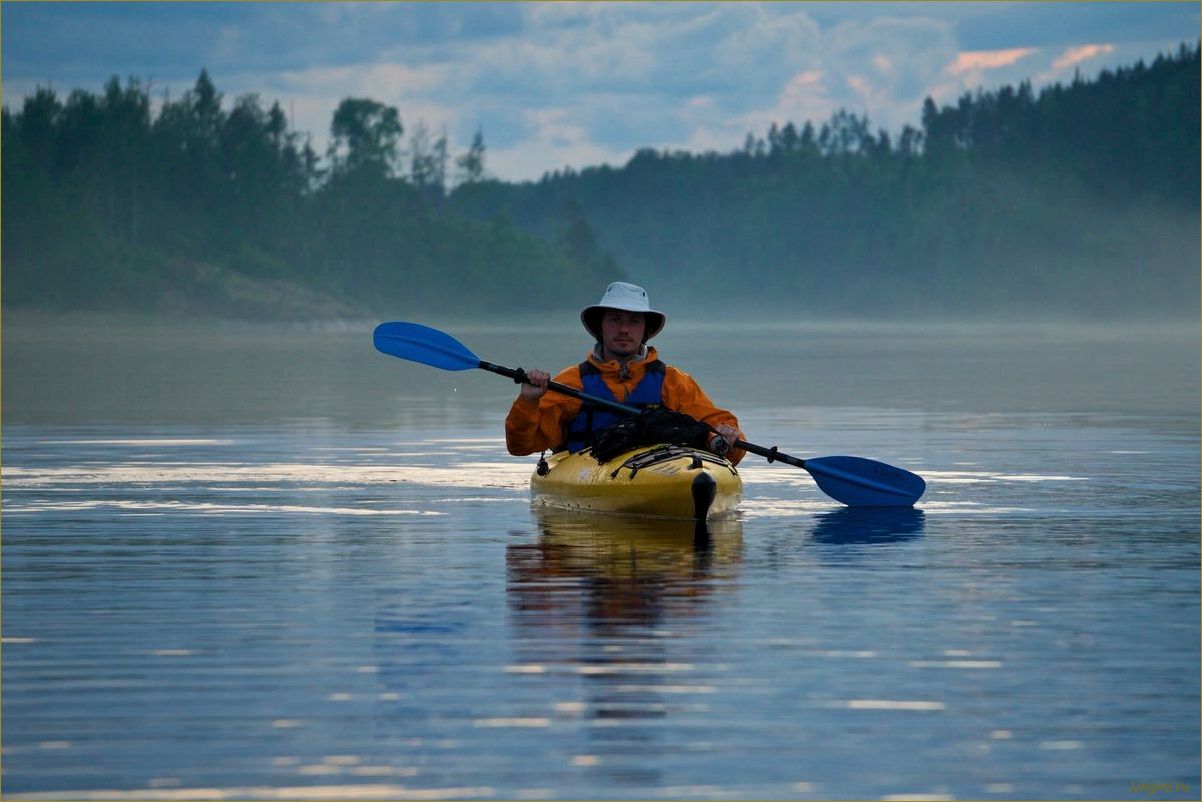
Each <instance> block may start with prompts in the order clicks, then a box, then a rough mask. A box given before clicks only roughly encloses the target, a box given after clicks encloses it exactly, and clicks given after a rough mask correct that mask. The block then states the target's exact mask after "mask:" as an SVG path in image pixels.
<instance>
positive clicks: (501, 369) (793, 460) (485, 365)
mask: <svg viewBox="0 0 1202 802" xmlns="http://www.w3.org/2000/svg"><path fill="white" fill-rule="evenodd" d="M478 367H479V368H480V369H481V370H487V371H488V372H490V373H497V374H499V375H501V376H507V377H508V378H510V379H513V382H514V384H525V383H528V381H529V379H528V377H527V376H526V371H525V370H523V369H522V368H507V367H505V366H504V365H497V364H494V363H492V362H486V361H485V360H483V359H481V360H480V364H479V365H478ZM547 389H548V390H554V391H555V392H557V393H562V394H563V395H570V396H572V397H573V398H579V399H580V400H581V401H587V402H588V403H590V404H596V405H597V406H601V407H608V408H610V409H612V410H614V411H615V412H625V413H626V414H627V415H637V414H639V411H640V410H639V409H638V408H637V407H631V406H627V405H626V404H620V403H618V402H617V401H610V400H609V399H608V398H599V397H597V396H595V395H590V394H589V393H586V392H584V391H582V390H577V389H576V388H575V387H569V386H568V385H566V384H560V383H559V382H547ZM710 430H711V431H713V427H712V426H711V427H710ZM732 445H733V446H735V447H736V448H741V449H743V450H744V451H749V452H751V453H752V454H757V455H759V456H761V457H763V458H764V459H766V460H768V462H785V463H788V464H789V465H795V466H796V467H798V468H804V467H805V466H806V461H805V460H803V459H801V458H800V457H793V456H790V455H788V454H785V453H783V452H782V451H780V450H779V449H777V447H776V446H773V447H772V448H764V447H763V446H757V445H756V444H755V443H748V442H747V441H745V440H736V441H735V442H734V443H732Z"/></svg>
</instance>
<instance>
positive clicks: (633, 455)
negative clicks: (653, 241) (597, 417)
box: [530, 445, 743, 520]
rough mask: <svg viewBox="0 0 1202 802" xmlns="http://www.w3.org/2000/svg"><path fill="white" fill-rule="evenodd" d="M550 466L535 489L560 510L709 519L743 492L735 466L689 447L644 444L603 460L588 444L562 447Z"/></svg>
mask: <svg viewBox="0 0 1202 802" xmlns="http://www.w3.org/2000/svg"><path fill="white" fill-rule="evenodd" d="M547 468H548V469H547V471H546V472H545V473H543V474H541V475H540V474H539V473H538V472H535V474H534V475H533V476H531V477H530V489H531V493H532V495H533V497H534V500H535V501H536V502H538V503H539V504H543V505H546V506H549V507H558V508H560V509H570V510H588V511H591V512H611V513H621V514H624V515H647V516H655V517H660V518H686V519H692V520H705V519H706V518H713V517H715V516H720V515H723V514H724V513H728V512H731V511H732V510H734V508H735V506H736V505H737V504H738V503H739V499H740V498H741V497H742V492H743V481H742V480H741V479H740V478H739V473H738V471H736V470H735V468H734V466H733V465H731V464H730V463H729V462H727V461H726V460H724V459H722V458H721V457H719V456H716V455H714V454H711V453H709V452H708V451H701V450H699V449H695V448H689V447H687V446H677V445H659V446H644V447H642V448H638V449H634V450H632V451H627V452H625V453H623V454H619V455H618V456H616V457H614V458H613V459H611V460H609V461H607V462H602V463H598V462H597V460H596V459H594V458H593V456H592V452H591V451H589V450H587V449H586V450H585V451H581V452H579V453H576V454H569V453H567V452H561V453H559V454H553V455H551V456H550V457H549V458H548V459H547Z"/></svg>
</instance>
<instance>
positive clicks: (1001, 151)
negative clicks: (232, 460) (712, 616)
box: [3, 45, 1199, 318]
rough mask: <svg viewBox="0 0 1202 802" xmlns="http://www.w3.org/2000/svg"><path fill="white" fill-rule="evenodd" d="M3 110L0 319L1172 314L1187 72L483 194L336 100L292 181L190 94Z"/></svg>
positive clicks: (1181, 248)
mask: <svg viewBox="0 0 1202 802" xmlns="http://www.w3.org/2000/svg"><path fill="white" fill-rule="evenodd" d="M151 109H152V104H151V98H150V93H149V90H148V89H147V88H146V87H144V86H142V85H141V84H140V83H138V82H136V81H132V80H131V81H128V82H126V84H125V85H124V86H123V85H121V83H120V82H119V81H118V80H116V79H113V80H111V81H110V82H109V83H108V85H107V86H106V87H105V90H104V92H103V93H102V94H100V95H95V94H90V93H87V92H84V91H81V90H77V91H75V92H72V93H71V94H70V95H69V96H68V97H67V98H66V100H65V101H64V100H60V99H59V98H57V97H56V96H55V94H54V93H53V92H52V91H50V90H41V91H39V92H38V93H37V94H36V95H34V96H32V97H30V98H27V99H26V100H25V101H24V103H23V106H22V108H21V109H20V110H19V111H17V112H15V113H13V112H10V111H9V110H8V109H7V108H6V109H4V112H3V148H4V151H3V156H4V158H3V188H4V190H5V191H6V192H7V201H8V202H7V203H5V204H4V212H5V214H4V215H3V234H4V237H3V259H4V285H3V289H4V302H5V305H6V306H34V307H49V308H57V309H80V308H92V309H109V308H123V309H141V310H154V311H161V312H184V313H187V312H206V313H217V314H226V315H241V316H257V315H272V316H287V317H305V316H309V317H317V316H331V315H344V316H345V315H354V314H367V313H372V314H382V313H392V312H405V311H410V310H422V311H425V312H427V313H430V312H434V313H442V314H446V313H450V312H472V311H483V310H496V311H498V312H502V311H507V310H511V309H540V308H549V307H557V306H568V307H571V306H579V304H580V303H582V302H583V301H587V300H588V299H591V298H593V297H594V296H595V294H596V293H597V292H598V291H599V288H600V287H601V286H602V285H603V284H604V283H605V282H607V281H610V280H613V279H615V278H623V277H629V278H631V279H634V280H637V281H639V282H641V283H644V284H647V285H648V286H649V287H650V288H651V289H652V290H653V292H655V293H656V295H657V297H660V298H665V299H670V300H671V303H672V305H673V306H674V307H677V308H681V307H683V305H685V304H689V305H692V307H693V308H694V309H697V310H703V309H707V308H708V309H711V310H714V311H718V310H726V311H728V312H734V313H735V314H739V312H740V310H743V311H746V312H747V313H750V314H757V315H789V316H790V317H795V316H798V315H805V316H811V317H845V316H881V315H893V316H899V317H915V316H927V315H949V314H950V315H958V316H971V315H981V314H985V315H992V316H997V315H1069V316H1076V317H1099V318H1114V317H1124V316H1172V317H1188V316H1194V317H1196V316H1197V310H1198V272H1199V271H1198V257H1199V220H1198V215H1199V47H1198V46H1194V47H1192V48H1191V47H1188V46H1185V45H1183V46H1182V47H1181V48H1180V49H1179V51H1178V52H1176V53H1174V54H1166V55H1162V56H1160V57H1158V58H1156V59H1155V61H1154V62H1152V63H1151V64H1150V65H1148V64H1144V63H1143V62H1140V63H1139V64H1137V65H1135V66H1134V67H1129V68H1123V69H1119V70H1114V71H1105V72H1103V73H1101V74H1100V75H1099V76H1098V77H1097V78H1096V79H1094V80H1088V81H1087V80H1083V79H1081V78H1079V77H1078V78H1077V79H1075V80H1074V81H1073V82H1072V83H1071V84H1068V85H1061V84H1057V85H1054V86H1051V87H1047V88H1044V89H1042V90H1040V91H1039V92H1038V93H1036V92H1035V91H1034V90H1033V89H1032V87H1031V85H1030V84H1029V83H1024V84H1022V85H1020V86H1018V87H1003V88H1001V89H998V90H995V91H990V92H983V91H981V92H976V93H972V94H966V95H964V96H963V97H961V98H960V99H959V101H958V103H956V104H955V105H949V106H944V107H942V108H940V107H938V106H936V104H935V103H934V102H932V101H931V100H928V101H927V102H926V103H925V104H924V106H923V110H922V119H921V124H920V127H919V128H915V127H912V126H907V127H906V128H904V129H903V130H902V131H901V132H900V133H899V134H898V135H897V136H896V137H893V136H891V135H890V134H889V133H888V132H886V131H883V130H876V131H874V130H873V129H872V127H871V125H870V123H869V120H868V119H867V118H866V117H863V116H858V115H856V114H853V113H849V112H847V111H840V112H838V113H836V114H835V115H834V116H833V117H832V118H831V119H830V120H829V121H827V122H825V123H823V124H821V125H820V126H818V127H815V125H814V124H813V123H812V122H809V121H807V122H805V123H803V124H801V125H800V126H799V125H797V124H795V123H793V122H788V121H787V122H785V123H784V124H783V125H773V126H772V127H771V128H770V129H769V130H768V131H767V132H766V133H765V134H764V135H763V136H758V135H755V134H749V135H748V137H747V140H746V141H745V142H744V143H743V146H742V147H741V148H738V149H736V150H733V151H731V152H728V153H716V152H710V153H700V154H698V153H687V152H676V151H656V150H652V149H644V150H641V151H639V152H638V153H637V154H635V156H634V157H633V158H632V159H631V160H630V161H629V162H628V163H627V164H625V165H624V166H622V167H620V168H614V167H595V168H588V169H585V170H581V171H579V172H577V171H573V170H565V171H560V172H555V173H550V174H548V175H546V176H544V177H543V179H542V180H540V181H538V182H525V183H507V182H501V181H497V180H491V179H489V178H488V177H487V174H486V171H485V156H486V150H485V145H484V138H483V132H477V135H476V137H475V139H474V140H473V142H472V144H471V146H470V148H469V149H468V151H467V152H465V153H463V154H461V155H459V156H457V157H452V156H451V154H450V153H449V152H448V147H447V141H446V137H445V136H435V135H434V134H432V132H430V131H429V130H428V129H427V128H426V127H425V126H424V125H423V124H421V123H418V124H417V125H416V126H414V130H413V131H411V132H408V137H407V138H406V136H405V135H406V131H405V128H404V127H403V125H402V123H401V119H400V115H399V113H398V111H397V110H396V109H395V108H392V107H389V106H386V105H383V104H380V103H377V102H375V101H372V100H369V99H364V98H348V99H346V100H344V101H343V102H342V104H341V105H340V106H339V107H338V109H337V110H336V111H335V113H334V115H333V119H332V122H331V128H330V134H331V140H330V147H329V150H328V151H327V152H326V153H325V154H323V155H322V156H319V155H318V154H317V153H315V152H314V150H313V149H312V147H311V145H310V144H309V142H308V140H307V138H306V137H304V136H302V135H301V134H299V133H298V132H296V131H293V130H292V129H291V128H290V126H289V124H288V121H287V118H286V115H285V114H284V113H283V112H282V110H281V109H280V107H279V105H278V104H275V105H272V106H271V107H270V108H266V109H265V108H264V107H263V105H262V103H261V102H260V100H259V98H258V97H257V96H255V95H248V96H244V97H241V98H238V99H237V100H236V101H235V102H234V103H233V105H232V108H230V110H228V111H226V110H224V109H223V104H222V100H221V96H220V94H219V93H218V92H217V91H216V89H215V87H214V86H213V84H212V81H211V80H210V79H209V77H208V75H207V73H205V72H202V73H201V75H200V78H199V79H198V80H197V82H196V85H195V87H194V88H193V89H191V90H190V91H188V92H187V93H185V94H184V95H183V96H182V97H180V98H179V99H177V100H171V99H169V98H168V99H165V100H164V102H162V104H161V105H160V106H159V111H158V113H157V114H152V111H151Z"/></svg>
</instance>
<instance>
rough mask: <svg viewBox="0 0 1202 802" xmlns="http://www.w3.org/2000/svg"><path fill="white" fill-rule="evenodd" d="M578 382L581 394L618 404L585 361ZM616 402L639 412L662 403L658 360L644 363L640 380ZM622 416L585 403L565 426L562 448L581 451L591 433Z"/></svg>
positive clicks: (595, 367) (660, 369) (662, 390)
mask: <svg viewBox="0 0 1202 802" xmlns="http://www.w3.org/2000/svg"><path fill="white" fill-rule="evenodd" d="M580 381H581V383H583V384H584V392H586V393H588V394H589V395H595V396H597V397H598V398H604V399H606V400H609V401H618V399H617V398H615V397H614V394H613V393H612V392H610V389H609V385H607V384H606V383H605V379H603V378H601V371H599V370H598V369H597V366H596V365H594V364H593V363H592V362H589V361H587V360H586V361H584V362H581V363H580ZM618 403H622V404H626V405H627V406H631V407H638V408H640V409H646V408H647V407H653V406H658V405H660V404H663V403H664V363H663V362H661V361H660V360H658V359H656V360H654V361H652V362H648V363H647V368H646V372H645V373H644V374H643V378H642V380H641V381H639V383H638V384H636V385H635V386H634V389H633V390H631V391H630V395H628V396H627V397H626V399H625V400H624V401H618ZM624 417H626V416H625V415H622V414H621V413H619V412H613V411H611V410H609V409H606V408H605V407H599V406H596V405H594V404H590V403H588V402H587V401H585V402H584V405H583V406H582V407H581V408H580V412H579V413H578V414H577V415H576V417H574V418H572V422H571V423H570V424H569V425H568V440H567V442H566V443H564V445H563V448H566V449H567V450H568V451H570V452H572V453H573V454H575V453H576V452H577V451H582V450H584V449H585V448H587V447H588V446H589V445H590V444H591V443H592V438H593V434H594V433H595V432H599V431H601V430H602V429H604V428H606V427H607V426H610V425H612V424H614V423H615V422H617V421H618V420H619V419H621V418H624ZM560 450H562V448H561V449H560Z"/></svg>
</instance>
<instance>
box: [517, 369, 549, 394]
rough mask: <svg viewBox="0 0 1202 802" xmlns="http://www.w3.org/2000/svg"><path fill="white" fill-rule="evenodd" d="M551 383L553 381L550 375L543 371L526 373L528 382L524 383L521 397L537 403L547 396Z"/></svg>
mask: <svg viewBox="0 0 1202 802" xmlns="http://www.w3.org/2000/svg"><path fill="white" fill-rule="evenodd" d="M549 381H551V374H550V373H545V372H543V371H541V370H528V371H526V381H524V382H522V389H521V393H520V395H521V397H522V398H525V399H526V400H527V401H537V400H538V399H540V398H542V397H543V395H545V394H546V392H547V382H549Z"/></svg>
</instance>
